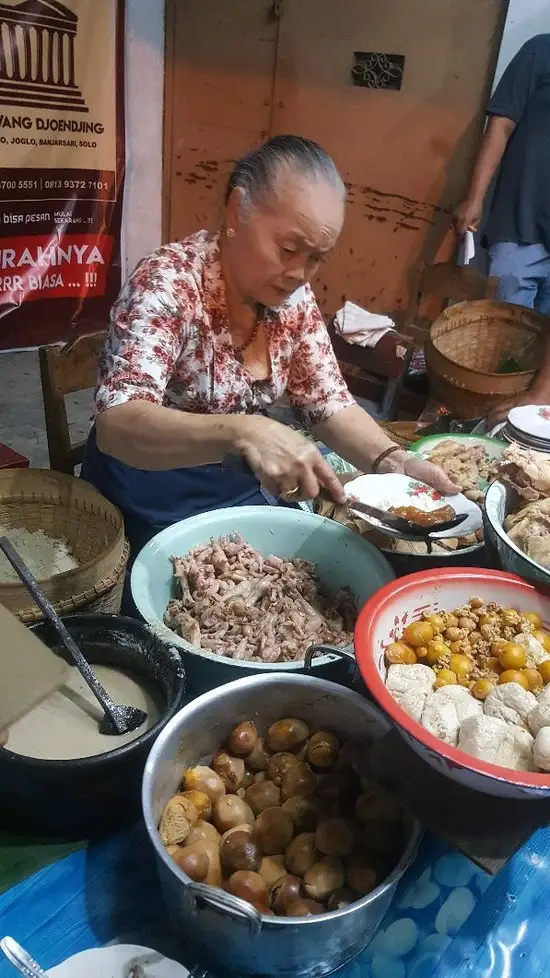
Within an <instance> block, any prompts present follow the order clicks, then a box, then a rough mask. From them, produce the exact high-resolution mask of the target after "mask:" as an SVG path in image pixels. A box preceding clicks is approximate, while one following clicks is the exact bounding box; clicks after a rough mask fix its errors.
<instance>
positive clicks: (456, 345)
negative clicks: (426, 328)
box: [426, 299, 550, 418]
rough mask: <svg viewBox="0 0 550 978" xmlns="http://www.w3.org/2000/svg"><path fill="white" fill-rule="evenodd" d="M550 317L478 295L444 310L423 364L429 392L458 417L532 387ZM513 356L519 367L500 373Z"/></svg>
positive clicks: (477, 414)
mask: <svg viewBox="0 0 550 978" xmlns="http://www.w3.org/2000/svg"><path fill="white" fill-rule="evenodd" d="M549 326H550V321H549V320H548V319H547V318H546V317H545V316H541V315H539V314H538V313H535V312H533V311H532V310H531V309H525V308H524V307H523V306H513V305H510V304H509V303H507V302H496V301H493V300H492V299H480V300H479V301H477V302H459V303H457V304H456V305H454V306H450V307H449V308H448V309H445V311H444V312H443V313H441V315H440V316H438V317H437V319H436V320H435V321H434V323H433V324H432V327H431V329H430V335H429V338H428V340H427V343H426V369H427V373H428V379H429V381H430V391H431V394H432V397H434V398H436V399H437V400H439V401H441V403H442V404H445V405H446V406H447V407H448V408H450V409H451V411H452V412H453V413H454V414H455V415H456V416H457V417H459V418H481V417H484V416H485V415H486V414H487V412H488V411H489V410H490V408H492V407H495V406H496V405H497V404H498V402H499V401H501V400H503V399H504V398H507V397H510V396H511V395H513V394H521V393H523V391H526V390H528V389H529V387H530V386H531V383H532V381H533V378H534V376H535V373H536V371H537V368H538V367H539V365H540V362H541V355H542V349H543V332H544V330H545V329H548V328H549ZM508 358H513V359H514V360H516V362H517V363H518V365H520V366H521V370H519V371H517V372H515V373H499V372H498V371H499V368H501V367H502V365H503V363H504V362H505V361H506V360H507V359H508Z"/></svg>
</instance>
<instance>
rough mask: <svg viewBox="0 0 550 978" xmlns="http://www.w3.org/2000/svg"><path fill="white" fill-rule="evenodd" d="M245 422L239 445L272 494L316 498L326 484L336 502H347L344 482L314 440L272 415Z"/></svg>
mask: <svg viewBox="0 0 550 978" xmlns="http://www.w3.org/2000/svg"><path fill="white" fill-rule="evenodd" d="M243 421H244V422H245V423H244V425H243V427H242V429H241V432H240V433H239V436H238V438H237V439H236V444H235V448H236V449H237V451H238V452H239V454H241V455H242V456H243V457H244V458H245V459H246V461H247V462H248V464H249V466H250V468H251V469H252V471H253V472H254V474H255V476H256V477H257V478H258V479H259V481H260V484H261V485H262V486H263V488H264V489H266V490H267V492H270V493H271V494H272V496H280V497H282V498H285V497H287V498H290V499H291V500H292V502H298V501H299V500H300V499H315V497H316V496H318V495H319V491H320V488H321V487H322V488H324V489H326V490H327V491H328V492H329V493H330V495H331V496H332V497H333V499H334V500H335V501H336V502H339V503H343V502H345V493H344V490H343V487H342V483H341V482H340V480H339V478H338V476H337V475H336V473H335V471H334V469H332V468H331V467H330V465H329V464H328V462H327V461H326V460H325V459H324V458H323V456H322V455H321V453H320V451H319V449H318V448H316V446H315V445H314V443H313V442H310V441H308V440H307V439H306V438H304V437H303V436H302V435H300V434H298V432H297V431H294V430H293V429H292V428H289V427H287V426H286V425H284V424H280V423H279V422H278V421H271V420H270V419H269V418H257V417H256V418H254V417H248V418H246V419H244V418H243Z"/></svg>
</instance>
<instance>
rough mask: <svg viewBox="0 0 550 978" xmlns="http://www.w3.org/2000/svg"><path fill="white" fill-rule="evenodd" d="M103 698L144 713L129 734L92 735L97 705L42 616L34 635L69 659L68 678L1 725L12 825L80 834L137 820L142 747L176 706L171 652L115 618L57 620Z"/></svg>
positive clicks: (180, 696) (0, 798)
mask: <svg viewBox="0 0 550 978" xmlns="http://www.w3.org/2000/svg"><path fill="white" fill-rule="evenodd" d="M62 620H63V623H64V624H65V626H66V628H67V629H68V631H69V633H70V635H71V637H72V638H73V639H74V641H75V642H76V643H77V645H78V646H79V647H80V649H81V651H82V653H83V655H84V656H85V658H86V659H87V661H88V662H89V663H90V665H91V666H92V668H93V670H94V673H95V674H96V676H97V678H98V679H99V680H100V682H102V683H103V685H104V686H105V688H106V689H107V691H108V692H109V694H110V695H111V697H112V698H113V699H114V700H115V701H118V702H123V703H127V704H128V705H131V706H135V707H138V708H139V709H141V710H143V711H144V712H145V713H146V715H147V719H146V720H145V721H144V723H143V724H142V725H141V726H140V727H138V729H137V730H134V731H133V732H132V733H127V734H123V735H118V734H104V733H101V732H100V721H101V719H102V717H103V711H102V709H101V707H100V706H99V704H98V703H97V701H96V700H95V699H94V697H93V694H92V693H91V691H90V689H89V687H88V686H87V685H86V684H85V682H84V680H83V679H82V677H81V675H80V673H79V671H78V670H77V669H76V667H74V666H73V665H72V664H71V662H70V657H69V656H68V653H67V652H66V651H65V650H64V649H60V648H59V639H58V638H57V636H56V633H55V632H54V630H53V628H52V626H51V625H50V624H49V622H40V623H39V624H37V625H34V626H33V627H32V631H33V632H34V633H35V634H36V636H37V637H38V638H39V639H40V640H41V641H42V642H44V643H45V644H46V645H48V646H49V647H50V648H52V649H54V650H55V651H56V652H57V653H58V654H59V655H61V656H62V657H63V658H65V659H66V660H67V661H69V665H70V668H69V670H68V675H67V678H66V679H65V681H64V684H63V686H61V687H60V688H59V689H57V690H56V691H54V692H52V693H51V694H50V695H49V696H48V697H47V698H45V699H43V700H42V701H41V702H40V703H39V704H38V705H36V706H35V707H34V708H33V709H32V710H30V712H28V713H27V714H26V716H23V717H22V718H21V719H19V720H18V721H17V722H16V723H14V724H13V725H12V727H11V728H10V729H9V730H8V731H7V739H6V741H5V744H4V746H3V748H1V749H0V810H1V811H2V815H3V818H4V820H5V821H6V822H8V823H10V822H11V823H13V824H15V825H17V827H18V828H23V829H31V830H33V831H35V832H36V831H38V832H40V833H43V832H46V833H53V834H59V835H62V836H63V837H65V838H66V837H69V836H70V837H79V838H83V837H85V836H86V835H88V834H89V833H91V832H94V831H96V830H100V829H101V828H104V827H109V828H112V827H113V826H115V825H117V824H123V823H124V822H127V821H130V820H132V819H133V818H135V817H136V814H137V812H138V811H139V798H140V785H141V776H142V774H143V768H144V765H145V760H146V758H147V754H148V753H149V750H150V748H151V746H152V744H153V742H154V740H155V738H156V737H157V736H158V734H159V733H160V731H161V730H162V729H163V727H164V726H165V725H166V723H168V721H169V720H170V719H171V718H172V717H173V716H174V715H175V713H177V711H178V710H179V709H180V707H181V705H182V703H183V700H184V695H185V672H184V668H183V665H182V662H181V657H180V654H179V651H178V650H177V649H175V648H174V647H173V646H170V645H169V644H168V643H167V642H165V641H162V640H161V639H159V638H157V637H156V636H154V635H153V634H152V633H151V631H150V630H149V629H148V627H147V626H146V625H145V624H143V623H141V622H139V621H135V620H134V619H132V618H125V617H123V616H120V615H73V616H68V617H66V618H63V619H62Z"/></svg>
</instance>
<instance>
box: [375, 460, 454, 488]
mask: <svg viewBox="0 0 550 978" xmlns="http://www.w3.org/2000/svg"><path fill="white" fill-rule="evenodd" d="M378 471H379V472H398V473H401V474H402V475H408V476H410V477H411V479H418V481H419V482H425V483H426V484H427V485H428V486H433V488H434V489H438V490H439V492H442V493H444V494H445V495H446V496H453V495H455V494H456V493H457V492H460V491H461V490H460V487H459V486H457V485H455V483H454V482H451V480H450V479H449V477H448V476H447V475H445V473H444V471H443V469H440V468H439V465H434V464H433V462H427V461H426V459H423V458H420V456H419V455H414V454H413V453H412V452H406V451H404V450H403V451H399V452H392V453H391V455H388V456H387V458H385V459H384V460H383V461H382V462H381V464H380V467H379V469H378Z"/></svg>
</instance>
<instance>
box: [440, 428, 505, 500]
mask: <svg viewBox="0 0 550 978" xmlns="http://www.w3.org/2000/svg"><path fill="white" fill-rule="evenodd" d="M429 459H430V462H433V463H434V464H435V465H439V466H440V467H441V468H442V469H443V471H444V472H445V473H446V474H447V475H448V476H449V478H450V479H452V481H453V482H454V483H455V485H457V486H458V487H459V488H460V490H461V492H463V493H464V494H465V495H466V496H467V497H468V499H471V500H473V502H475V503H479V502H483V499H484V496H485V493H484V492H483V491H482V489H481V488H480V483H481V482H483V481H488V480H489V479H491V477H492V476H493V474H494V462H493V460H492V459H491V458H490V456H489V455H488V454H487V452H486V451H485V449H484V447H483V446H482V445H472V444H468V445H465V444H464V442H461V441H455V440H454V439H452V438H445V439H443V440H442V441H440V442H439V443H438V444H437V445H436V446H435V448H434V450H433V451H432V452H431V453H430V456H429Z"/></svg>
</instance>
